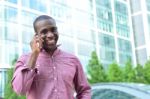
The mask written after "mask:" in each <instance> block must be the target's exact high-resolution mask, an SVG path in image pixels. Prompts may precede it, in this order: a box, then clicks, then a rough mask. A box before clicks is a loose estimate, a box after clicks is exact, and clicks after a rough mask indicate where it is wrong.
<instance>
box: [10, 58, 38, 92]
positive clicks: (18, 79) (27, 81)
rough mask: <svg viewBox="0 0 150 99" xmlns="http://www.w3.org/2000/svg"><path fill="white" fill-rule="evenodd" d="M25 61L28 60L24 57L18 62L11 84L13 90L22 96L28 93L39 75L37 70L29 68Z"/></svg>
mask: <svg viewBox="0 0 150 99" xmlns="http://www.w3.org/2000/svg"><path fill="white" fill-rule="evenodd" d="M25 60H27V59H26V57H25V56H22V57H20V58H19V59H18V61H17V62H16V67H15V71H14V75H13V78H12V82H11V83H12V88H13V90H14V91H15V92H16V93H17V94H21V95H25V94H26V93H27V92H28V90H29V89H30V87H31V85H32V82H33V79H34V77H35V75H36V73H37V68H35V69H30V68H28V66H26V63H25Z"/></svg>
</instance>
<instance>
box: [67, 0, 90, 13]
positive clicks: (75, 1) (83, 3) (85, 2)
mask: <svg viewBox="0 0 150 99" xmlns="http://www.w3.org/2000/svg"><path fill="white" fill-rule="evenodd" d="M68 3H69V5H70V6H72V7H74V8H77V9H80V10H83V11H86V12H90V13H91V12H92V6H91V4H92V0H68ZM79 3H80V4H79Z"/></svg>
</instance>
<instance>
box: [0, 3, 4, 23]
mask: <svg viewBox="0 0 150 99" xmlns="http://www.w3.org/2000/svg"><path fill="white" fill-rule="evenodd" d="M0 9H1V10H0V21H1V20H4V19H3V15H4V9H3V6H2V5H0Z"/></svg>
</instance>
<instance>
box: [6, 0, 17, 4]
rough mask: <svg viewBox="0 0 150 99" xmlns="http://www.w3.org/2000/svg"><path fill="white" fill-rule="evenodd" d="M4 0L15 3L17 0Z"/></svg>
mask: <svg viewBox="0 0 150 99" xmlns="http://www.w3.org/2000/svg"><path fill="white" fill-rule="evenodd" d="M6 1H8V2H11V3H15V4H17V2H18V1H17V0H6Z"/></svg>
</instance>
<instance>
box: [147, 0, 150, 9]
mask: <svg viewBox="0 0 150 99" xmlns="http://www.w3.org/2000/svg"><path fill="white" fill-rule="evenodd" d="M146 5H147V10H148V11H150V0H146Z"/></svg>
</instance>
